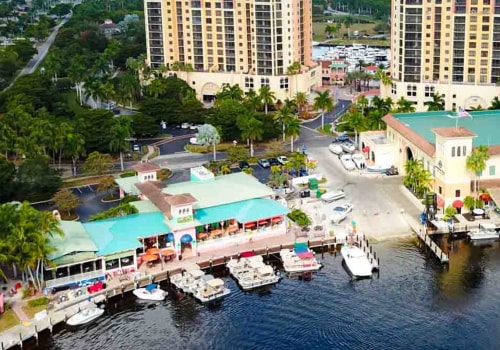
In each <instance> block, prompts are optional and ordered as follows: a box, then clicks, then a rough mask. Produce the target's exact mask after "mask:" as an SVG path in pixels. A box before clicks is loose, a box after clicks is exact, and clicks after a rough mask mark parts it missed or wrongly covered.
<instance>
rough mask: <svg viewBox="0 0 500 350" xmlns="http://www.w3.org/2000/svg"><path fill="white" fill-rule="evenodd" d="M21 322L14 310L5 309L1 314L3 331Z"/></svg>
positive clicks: (0, 328)
mask: <svg viewBox="0 0 500 350" xmlns="http://www.w3.org/2000/svg"><path fill="white" fill-rule="evenodd" d="M18 324H19V319H18V318H17V316H16V314H15V313H14V311H12V310H7V311H5V312H4V313H3V314H2V315H0V332H3V331H5V330H7V329H9V328H12V327H14V326H17V325H18Z"/></svg>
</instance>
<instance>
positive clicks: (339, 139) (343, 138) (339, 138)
mask: <svg viewBox="0 0 500 350" xmlns="http://www.w3.org/2000/svg"><path fill="white" fill-rule="evenodd" d="M347 141H350V140H349V136H348V135H347V134H342V135H340V136H337V137H336V138H334V139H333V141H332V142H334V143H342V142H347Z"/></svg>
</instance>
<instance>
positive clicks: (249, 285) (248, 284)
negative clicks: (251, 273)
mask: <svg viewBox="0 0 500 350" xmlns="http://www.w3.org/2000/svg"><path fill="white" fill-rule="evenodd" d="M236 279H237V278H236ZM237 281H238V284H239V286H240V287H241V289H243V290H252V289H256V288H260V287H264V286H269V285H273V284H276V283H278V282H279V281H280V278H279V277H278V276H275V277H274V278H270V279H268V280H251V281H245V280H240V279H237Z"/></svg>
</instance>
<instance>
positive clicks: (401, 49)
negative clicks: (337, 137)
mask: <svg viewBox="0 0 500 350" xmlns="http://www.w3.org/2000/svg"><path fill="white" fill-rule="evenodd" d="M499 14H500V3H498V2H495V1H491V0H453V1H452V0H436V1H425V0H392V16H391V23H392V30H391V34H392V35H391V59H392V63H391V68H390V70H391V78H392V81H393V83H392V85H390V86H384V87H383V89H382V90H383V91H382V94H383V95H384V96H385V97H387V96H390V97H392V98H393V99H394V100H397V99H399V98H400V97H404V98H405V99H407V100H409V101H412V102H414V103H415V107H416V110H417V111H423V110H426V109H427V108H426V107H425V106H424V102H425V101H428V100H431V94H432V93H439V94H442V95H443V99H444V102H445V109H446V110H452V109H453V110H455V108H457V107H463V108H465V109H470V108H471V107H477V106H479V105H481V106H482V107H488V106H489V105H490V102H491V100H492V99H493V98H494V97H495V96H498V95H499V92H500V87H499V86H497V83H498V82H499V81H500V80H499V77H500V15H499Z"/></svg>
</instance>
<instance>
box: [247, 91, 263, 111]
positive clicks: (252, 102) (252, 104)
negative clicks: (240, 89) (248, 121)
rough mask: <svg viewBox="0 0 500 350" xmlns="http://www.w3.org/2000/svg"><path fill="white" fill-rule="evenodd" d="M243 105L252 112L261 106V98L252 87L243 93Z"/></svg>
mask: <svg viewBox="0 0 500 350" xmlns="http://www.w3.org/2000/svg"><path fill="white" fill-rule="evenodd" d="M245 105H246V106H247V107H248V108H250V109H251V110H252V111H254V112H256V111H257V110H258V109H259V108H260V107H261V105H262V99H261V98H260V96H259V95H258V94H257V92H255V90H254V89H250V90H248V92H247V93H245Z"/></svg>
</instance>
